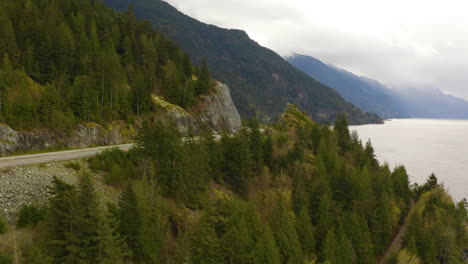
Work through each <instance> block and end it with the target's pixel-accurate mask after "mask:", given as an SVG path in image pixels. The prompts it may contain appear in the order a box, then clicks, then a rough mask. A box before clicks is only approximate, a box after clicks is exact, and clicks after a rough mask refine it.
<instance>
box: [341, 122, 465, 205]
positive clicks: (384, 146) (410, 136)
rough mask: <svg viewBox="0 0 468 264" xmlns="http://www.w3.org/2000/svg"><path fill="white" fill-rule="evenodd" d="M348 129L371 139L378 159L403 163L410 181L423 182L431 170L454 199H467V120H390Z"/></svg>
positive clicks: (392, 165) (364, 139)
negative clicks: (379, 123) (380, 123)
mask: <svg viewBox="0 0 468 264" xmlns="http://www.w3.org/2000/svg"><path fill="white" fill-rule="evenodd" d="M350 130H356V131H357V132H358V134H359V137H360V138H361V139H362V141H363V142H365V141H367V139H370V140H371V142H372V145H373V146H374V149H375V153H376V155H377V158H378V160H379V161H381V162H384V161H386V162H388V164H389V165H390V167H391V168H393V167H395V166H396V165H398V164H403V165H404V166H405V167H406V170H407V171H408V174H409V175H410V181H411V182H417V183H423V182H425V180H426V178H427V177H428V176H429V175H430V174H431V173H432V172H434V173H435V174H436V176H437V178H438V179H439V181H441V182H443V183H444V185H445V187H446V188H447V189H448V190H449V193H450V194H451V195H452V196H453V198H454V199H455V200H457V201H458V200H461V199H463V198H468V121H467V120H440V119H439V120H435V119H392V120H389V121H386V122H385V124H383V125H364V126H351V127H350Z"/></svg>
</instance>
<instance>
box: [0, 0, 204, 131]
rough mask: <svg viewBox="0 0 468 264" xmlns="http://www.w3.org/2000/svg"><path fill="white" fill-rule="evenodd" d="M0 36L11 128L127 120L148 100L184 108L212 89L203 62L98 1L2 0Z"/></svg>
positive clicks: (0, 75) (0, 79)
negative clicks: (159, 98)
mask: <svg viewBox="0 0 468 264" xmlns="http://www.w3.org/2000/svg"><path fill="white" fill-rule="evenodd" d="M0 36H2V37H1V38H0V121H1V122H6V123H7V124H9V125H10V126H12V127H13V128H16V129H33V128H44V127H45V128H51V129H56V130H67V129H71V128H74V126H75V125H76V124H77V123H78V122H97V123H105V122H109V121H111V120H116V119H120V120H125V121H132V120H133V119H135V118H138V117H140V116H142V115H145V114H146V113H150V112H151V111H152V110H153V109H152V108H153V104H152V102H151V98H152V97H151V95H152V94H157V95H160V96H163V97H164V99H165V100H166V101H168V102H170V103H173V104H176V105H179V106H181V107H183V108H189V107H191V106H192V105H194V104H195V103H196V102H197V98H198V97H199V96H201V95H204V94H208V93H210V92H211V91H212V88H213V84H212V80H211V77H210V72H209V70H208V65H207V63H206V61H203V62H202V63H201V65H200V66H196V65H194V64H192V62H191V59H190V57H189V56H188V55H187V54H186V53H184V52H183V51H181V50H180V49H179V48H178V47H177V46H176V45H175V44H174V43H173V42H172V41H170V40H168V39H167V38H166V37H165V35H164V34H161V33H159V32H157V31H155V30H154V29H153V28H152V26H151V25H150V24H149V23H147V22H142V21H138V20H136V18H135V16H134V15H133V11H132V10H131V9H129V10H128V11H127V12H125V13H117V12H115V11H113V10H112V9H110V8H107V7H106V6H104V5H103V4H102V3H100V2H99V1H83V0H4V1H1V2H0Z"/></svg>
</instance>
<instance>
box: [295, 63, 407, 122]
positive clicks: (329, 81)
mask: <svg viewBox="0 0 468 264" xmlns="http://www.w3.org/2000/svg"><path fill="white" fill-rule="evenodd" d="M287 60H288V62H289V63H291V65H293V66H295V67H296V68H298V69H299V70H301V71H303V72H305V73H307V74H308V75H310V76H311V77H312V78H315V79H316V80H318V81H319V82H321V83H323V84H325V85H328V86H329V87H331V88H333V89H335V90H336V91H337V92H339V93H340V95H341V96H343V98H344V99H345V100H347V101H349V102H351V103H353V104H355V105H356V106H358V107H360V108H361V109H363V110H365V111H368V112H373V113H376V114H378V115H380V116H381V117H384V118H390V117H404V116H405V115H404V114H403V113H402V112H401V109H399V105H398V101H397V100H396V98H395V93H394V92H393V91H392V90H390V89H388V88H386V87H385V86H383V85H382V84H380V83H379V82H377V81H374V80H371V79H366V78H364V77H361V76H357V75H355V74H353V73H351V72H348V71H346V70H343V69H340V68H338V67H335V66H333V65H328V64H325V63H323V62H322V61H320V60H318V59H316V58H313V57H310V56H305V55H299V54H296V55H294V56H291V57H289V58H287Z"/></svg>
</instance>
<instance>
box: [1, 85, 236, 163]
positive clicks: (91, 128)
mask: <svg viewBox="0 0 468 264" xmlns="http://www.w3.org/2000/svg"><path fill="white" fill-rule="evenodd" d="M153 102H154V104H155V105H156V108H157V109H158V110H157V111H156V113H155V114H154V119H160V120H161V119H162V120H166V121H167V120H173V121H174V122H175V124H176V125H177V127H178V129H179V131H180V132H181V133H187V132H188V131H189V129H190V128H191V129H193V131H195V132H196V131H198V130H199V128H201V127H202V126H204V125H208V127H209V128H211V129H212V130H213V131H227V132H230V133H232V132H236V131H238V130H239V129H240V127H241V119H240V116H239V113H238V112H237V109H236V107H235V105H234V102H233V101H232V99H231V94H230V92H229V87H228V86H227V85H226V84H223V83H217V85H216V87H215V92H214V93H213V94H211V95H206V96H203V97H201V98H200V102H199V103H198V104H197V105H196V106H194V107H193V108H192V109H190V110H189V111H186V110H185V109H183V108H181V107H179V106H176V105H173V104H170V103H168V102H166V101H164V99H162V98H161V97H158V96H153ZM137 130H138V128H137V126H136V125H129V124H125V123H124V122H113V123H111V124H109V125H107V127H103V126H101V125H99V124H96V123H86V124H79V125H78V126H77V127H76V128H75V129H74V130H73V131H71V132H64V131H59V132H57V131H51V130H32V131H16V130H14V129H12V128H11V127H9V126H7V125H5V124H0V156H5V155H9V154H12V153H16V152H19V151H40V150H44V149H48V148H60V147H68V148H84V147H90V146H97V145H112V144H121V143H125V142H129V141H131V140H132V138H133V137H134V136H135V135H136V132H137Z"/></svg>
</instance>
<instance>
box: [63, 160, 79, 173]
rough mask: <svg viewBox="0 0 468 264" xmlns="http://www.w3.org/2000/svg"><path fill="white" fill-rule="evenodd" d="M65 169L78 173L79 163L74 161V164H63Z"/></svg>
mask: <svg viewBox="0 0 468 264" xmlns="http://www.w3.org/2000/svg"><path fill="white" fill-rule="evenodd" d="M64 166H65V168H67V169H74V170H76V171H79V170H80V169H81V165H80V163H79V162H77V161H74V162H67V163H65V165H64Z"/></svg>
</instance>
